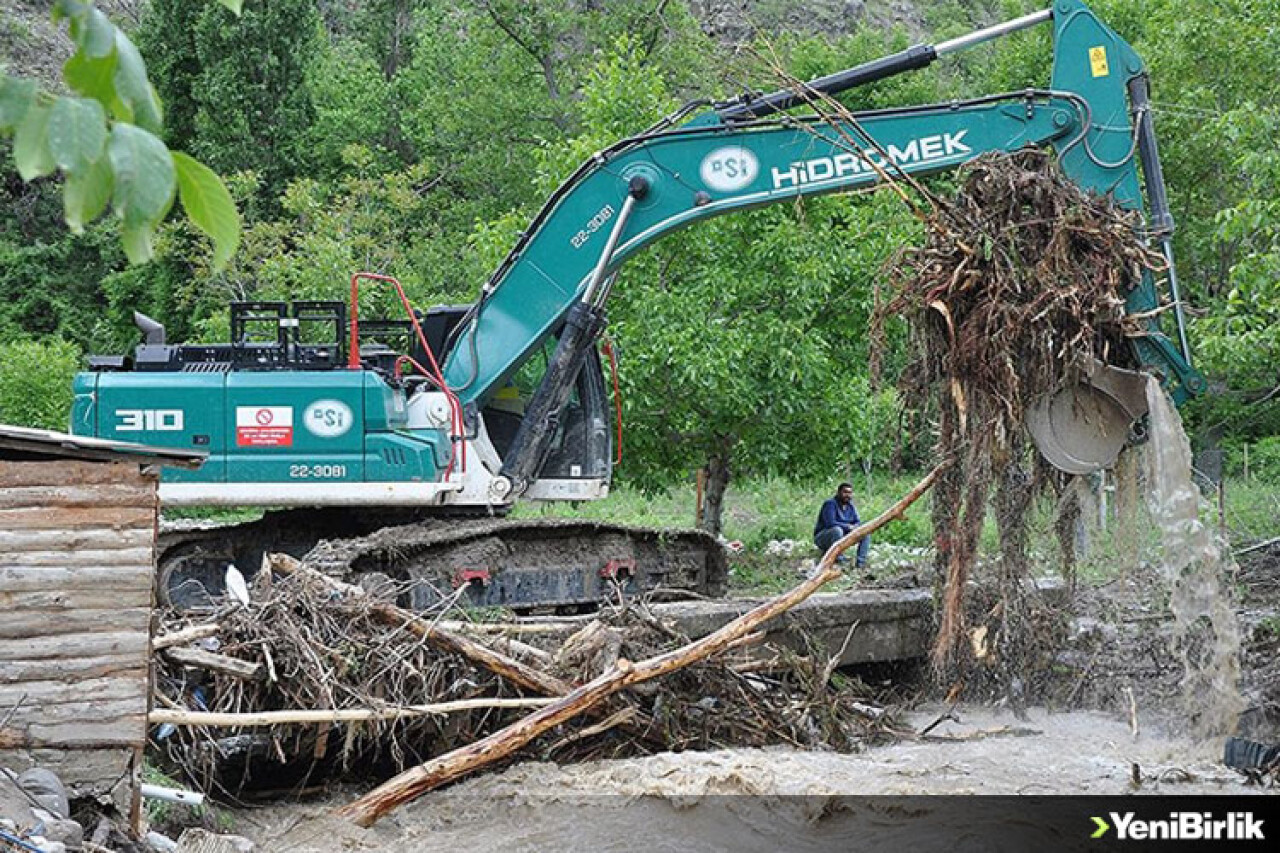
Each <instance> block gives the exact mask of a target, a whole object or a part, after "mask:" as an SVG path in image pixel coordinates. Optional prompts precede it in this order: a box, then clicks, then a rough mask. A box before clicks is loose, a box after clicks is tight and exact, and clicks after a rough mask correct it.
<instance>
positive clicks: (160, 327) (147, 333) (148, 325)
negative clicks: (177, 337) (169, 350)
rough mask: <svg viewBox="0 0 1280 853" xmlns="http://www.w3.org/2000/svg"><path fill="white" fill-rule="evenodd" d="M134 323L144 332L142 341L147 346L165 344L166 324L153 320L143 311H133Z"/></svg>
mask: <svg viewBox="0 0 1280 853" xmlns="http://www.w3.org/2000/svg"><path fill="white" fill-rule="evenodd" d="M133 325H135V326H137V327H138V331H139V332H142V342H143V343H145V344H146V345H147V346H164V324H163V323H159V322H157V321H155V320H152V319H151V318H150V317H148V316H147V315H146V314H143V313H142V312H141V311H134V312H133Z"/></svg>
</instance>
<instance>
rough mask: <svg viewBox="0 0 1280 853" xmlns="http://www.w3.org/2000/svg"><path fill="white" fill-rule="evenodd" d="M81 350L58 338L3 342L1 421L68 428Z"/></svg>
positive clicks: (0, 355)
mask: <svg viewBox="0 0 1280 853" xmlns="http://www.w3.org/2000/svg"><path fill="white" fill-rule="evenodd" d="M79 369H80V351H79V350H78V349H77V348H76V347H75V346H73V345H72V344H69V343H67V342H66V341H62V340H59V339H57V338H47V339H45V340H43V341H12V342H9V343H0V423H6V424H17V425H18V426H29V427H40V428H43V429H53V430H65V429H66V428H67V413H68V412H70V411H71V379H72V377H73V376H74V375H75V373H76V371H77V370H79Z"/></svg>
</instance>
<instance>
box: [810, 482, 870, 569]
mask: <svg viewBox="0 0 1280 853" xmlns="http://www.w3.org/2000/svg"><path fill="white" fill-rule="evenodd" d="M861 523H862V519H860V518H858V510H857V508H856V507H854V505H853V485H852V484H850V483H841V484H840V487H839V488H837V489H836V496H835V497H834V498H827V499H826V500H825V501H823V503H822V509H821V510H819V512H818V522H817V524H815V525H814V526H813V544H815V545H817V546H818V550H819V551H821V552H822V553H824V554H825V553H827V550H828V549H829V548H830V547H831V546H832V545H834V544H835V543H836V542H837V541H838V540H840V539H842V538H844V536H845V535H846V534H847V533H848V532H849V531H850V530H853V528H855V527H857V526H858V525H859V524H861ZM870 548H871V538H870V537H867V536H864V537H863V538H862V541H861V542H859V543H858V559H857V562H856V563H855V564H854V565H856V566H857V567H858V568H859V569H861V568H865V567H866V565H867V551H868V550H870ZM847 559H848V557H846V556H844V555H843V554H841V555H840V557H839V562H844V561H846V560H847Z"/></svg>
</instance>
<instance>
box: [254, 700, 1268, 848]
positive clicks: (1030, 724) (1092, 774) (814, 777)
mask: <svg viewBox="0 0 1280 853" xmlns="http://www.w3.org/2000/svg"><path fill="white" fill-rule="evenodd" d="M939 713H941V710H940V709H937V708H933V709H927V710H925V711H922V712H920V713H919V714H916V715H913V716H912V717H911V718H910V719H909V720H908V722H909V723H910V724H911V725H913V726H914V727H916V728H922V727H924V726H926V725H928V723H929V722H931V721H932V720H933V719H935V718H936V717H937V716H938V714H939ZM957 715H958V716H959V717H960V722H958V723H957V722H950V721H948V722H944V723H942V724H941V725H939V726H938V727H937V728H935V729H934V730H933V731H932V732H931V735H934V736H936V737H930V738H929V739H926V740H920V741H916V742H902V743H898V744H894V745H891V746H886V747H881V748H876V749H872V750H869V751H867V752H865V753H863V754H860V755H837V754H833V753H819V752H800V751H795V750H788V749H764V750H751V749H741V750H721V751H715V752H702V753H694V752H687V753H682V754H672V753H662V754H659V755H654V756H651V757H648V758H641V759H628V760H616V761H594V762H589V763H586V764H579V765H575V766H571V767H561V766H558V765H555V764H547V763H538V762H527V763H523V764H520V765H517V766H514V767H511V768H509V769H507V770H506V771H504V772H501V773H496V774H492V775H489V776H484V777H481V778H477V779H473V780H470V781H468V782H465V783H462V784H460V785H457V786H455V787H453V788H449V789H447V790H445V791H441V792H438V793H434V794H429V795H427V796H426V797H423V798H422V799H421V800H419V801H417V802H416V803H414V804H412V805H410V806H408V807H406V808H404V809H402V810H400V811H398V812H396V813H394V814H392V815H390V816H389V817H387V818H386V819H384V820H383V821H382V822H381V823H379V824H377V825H376V826H375V827H373V828H372V829H368V830H365V829H359V828H357V827H354V826H352V825H351V824H348V823H345V822H343V821H340V820H338V819H336V818H333V817H330V816H328V814H327V812H328V810H329V809H332V808H333V807H335V806H337V805H340V804H342V803H344V802H346V801H347V800H348V799H349V798H352V797H354V796H356V794H355V793H352V794H349V795H347V794H342V795H337V796H334V797H333V798H331V799H329V800H327V801H324V802H316V803H310V804H303V805H289V806H286V805H276V806H272V807H270V808H267V809H263V810H257V811H246V812H239V813H237V814H236V816H235V820H236V827H237V831H239V832H242V833H244V834H246V835H248V836H250V837H252V838H254V839H255V840H257V841H259V842H261V843H262V844H263V845H264V847H265V848H266V849H270V850H273V851H314V852H315V853H328V852H329V851H340V850H342V851H345V850H401V849H413V850H450V849H487V850H510V851H526V850H527V851H542V850H549V849H555V850H560V851H577V850H582V851H588V850H590V851H600V850H633V849H637V848H638V847H643V848H645V849H649V850H672V851H675V850H694V851H697V850H730V849H731V850H743V851H755V850H760V851H764V850H770V851H772V850H778V849H792V850H795V849H799V850H803V849H807V848H815V849H816V848H817V846H818V845H820V844H823V843H826V844H828V845H829V844H830V843H831V842H832V841H833V840H840V839H842V838H845V837H847V838H848V840H850V841H853V840H854V839H855V836H854V835H853V834H852V833H854V832H855V831H856V833H857V835H856V839H857V840H859V841H860V842H861V843H863V844H865V845H868V846H869V847H870V846H874V847H876V848H879V849H905V846H906V845H908V844H910V845H911V846H912V847H915V848H917V849H920V844H921V842H923V841H927V840H932V841H933V842H934V843H936V842H937V839H938V838H939V837H940V836H939V829H940V828H941V829H942V830H944V832H943V835H949V840H948V847H947V849H949V850H964V849H969V848H967V847H966V846H965V845H966V842H965V838H966V835H965V833H966V829H967V828H972V826H973V817H972V816H971V815H970V814H967V813H966V812H967V810H966V808H965V806H964V800H955V799H938V800H937V801H913V804H912V808H913V810H912V811H911V812H909V813H908V812H905V811H903V810H902V809H901V808H900V807H897V806H895V807H893V808H888V807H882V806H878V805H876V804H874V803H871V804H868V803H867V802H866V801H861V802H845V801H841V800H840V799H839V798H840V797H841V796H842V795H867V794H875V795H909V794H1031V795H1036V794H1097V795H1109V794H1124V793H1139V794H1227V793H1230V794H1239V793H1248V792H1250V791H1254V790H1257V789H1255V788H1249V787H1246V786H1245V785H1243V784H1242V782H1241V779H1240V777H1239V776H1237V775H1236V774H1234V773H1233V772H1231V771H1230V770H1227V769H1226V768H1224V767H1222V765H1221V764H1219V763H1218V760H1217V759H1218V751H1219V750H1220V748H1221V747H1220V744H1218V743H1217V742H1212V743H1209V744H1205V745H1202V746H1200V745H1196V744H1194V743H1192V742H1190V741H1186V740H1182V739H1175V738H1169V737H1166V736H1164V735H1162V734H1161V733H1160V732H1158V731H1156V730H1154V729H1151V728H1150V727H1149V726H1148V725H1147V724H1146V723H1145V722H1144V723H1143V724H1142V726H1141V727H1140V733H1139V735H1138V736H1136V737H1135V736H1134V735H1133V733H1132V731H1131V729H1130V725H1129V722H1128V721H1127V720H1119V719H1116V718H1113V717H1109V716H1105V715H1102V714H1097V713H1091V712H1074V713H1069V714H1052V715H1051V714H1046V713H1044V712H1041V711H1036V710H1033V711H1032V712H1031V715H1030V718H1029V719H1027V720H1024V721H1019V720H1017V719H1015V718H1014V717H1013V715H1012V714H1008V713H1004V712H1001V711H999V710H987V709H982V710H974V711H965V710H963V709H961V710H959V711H958V712H957ZM1135 764H1136V765H1137V766H1138V768H1139V773H1140V775H1141V779H1142V783H1141V785H1139V786H1135V785H1134V783H1133V777H1134V770H1133V767H1134V765H1135ZM921 810H925V811H928V812H930V813H931V814H932V815H933V820H931V821H930V822H929V823H930V825H929V827H928V830H927V832H926V831H925V830H922V829H921V828H920V827H919V825H917V826H916V827H915V828H914V829H913V828H912V824H913V823H914V822H915V821H914V819H915V818H917V817H918V816H919V814H920V811H921ZM1026 824H1028V822H1025V821H1023V822H1020V819H1019V818H1017V817H1014V816H1011V817H1010V827H1011V830H1012V831H1013V832H1014V835H1013V836H1011V838H1010V841H1011V843H1012V842H1015V841H1016V844H1015V845H1014V846H1011V847H1010V849H1025V847H1024V845H1025V844H1026V843H1027V842H1029V841H1034V840H1035V839H1036V838H1037V837H1038V836H1037V835H1036V832H1037V831H1038V829H1037V828H1036V827H1034V826H1031V825H1026ZM946 830H950V832H946ZM1046 838H1047V837H1046ZM975 840H976V839H975ZM988 841H989V839H988ZM985 843H987V841H984V844H985ZM827 849H830V848H829V847H828V848H827ZM984 849H989V848H986V847H984Z"/></svg>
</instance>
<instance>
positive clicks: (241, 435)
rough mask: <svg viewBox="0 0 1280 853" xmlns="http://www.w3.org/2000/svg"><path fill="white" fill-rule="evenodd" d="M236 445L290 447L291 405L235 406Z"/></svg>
mask: <svg viewBox="0 0 1280 853" xmlns="http://www.w3.org/2000/svg"><path fill="white" fill-rule="evenodd" d="M236 446H237V447H292V446H293V407H292V406H236Z"/></svg>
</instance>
